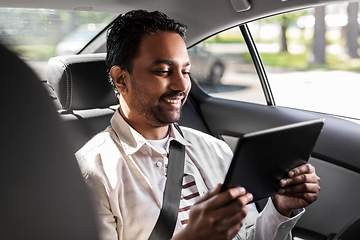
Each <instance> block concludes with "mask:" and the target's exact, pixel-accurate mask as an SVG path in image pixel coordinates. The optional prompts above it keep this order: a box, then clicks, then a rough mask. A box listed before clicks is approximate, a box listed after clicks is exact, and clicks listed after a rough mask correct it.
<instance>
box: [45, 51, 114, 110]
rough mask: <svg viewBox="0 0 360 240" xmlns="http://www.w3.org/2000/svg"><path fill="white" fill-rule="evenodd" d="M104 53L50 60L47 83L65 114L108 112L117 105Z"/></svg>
mask: <svg viewBox="0 0 360 240" xmlns="http://www.w3.org/2000/svg"><path fill="white" fill-rule="evenodd" d="M105 56H106V54H105V53H97V54H80V55H71V56H61V57H54V58H51V59H50V60H49V62H48V66H47V73H46V74H47V79H48V81H49V84H50V85H51V86H52V87H53V88H54V90H55V93H56V95H57V97H58V99H59V101H60V104H61V105H62V107H63V108H64V109H66V110H83V109H93V108H106V107H109V106H111V105H116V104H118V100H117V98H116V96H115V93H114V90H113V88H112V86H111V85H110V83H109V81H108V77H107V73H106V64H105Z"/></svg>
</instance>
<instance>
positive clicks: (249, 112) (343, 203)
mask: <svg viewBox="0 0 360 240" xmlns="http://www.w3.org/2000/svg"><path fill="white" fill-rule="evenodd" d="M50 2H51V4H50V3H48V2H47V1H40V0H39V1H38V3H39V6H42V7H45V8H46V7H47V8H50V7H51V8H61V7H62V6H61V4H60V2H58V3H55V1H50ZM69 2H70V1H69ZM71 2H73V3H72V4H70V5H71V6H72V7H73V8H75V7H76V6H82V3H80V1H71ZM122 2H123V3H117V4H118V5H116V7H117V8H121V9H122V11H127V10H130V9H136V8H139V6H141V7H148V8H149V10H152V8H153V7H152V6H150V5H151V4H150V5H149V6H148V5H147V4H145V5H141V4H139V3H138V1H134V2H131V3H130V2H127V1H122ZM155 2H156V3H157V4H155V5H154V6H162V5H161V4H160V3H161V1H155ZM231 2H232V3H233V2H234V3H233V4H232V5H231V4H229V5H226V7H224V6H223V5H222V3H221V1H212V3H213V4H207V5H206V6H203V5H201V7H204V9H203V10H202V11H204V12H202V14H205V13H207V12H211V13H212V14H213V16H212V17H213V18H217V19H219V21H217V22H216V25H214V23H213V22H211V23H207V22H206V21H203V22H198V23H197V24H198V26H195V27H193V28H189V31H188V38H187V40H186V44H187V46H188V47H191V46H193V45H195V44H196V43H197V42H199V41H201V40H202V39H204V38H206V37H208V36H210V35H212V34H214V33H215V32H218V31H221V30H223V29H225V28H229V27H232V26H235V25H239V24H241V25H243V24H245V23H246V22H248V21H250V20H253V19H257V18H259V17H262V16H268V15H272V14H273V13H274V11H275V10H276V12H285V11H289V10H292V9H295V8H296V9H299V8H303V7H306V6H308V5H317V4H319V3H320V2H321V3H329V2H333V1H313V0H306V1H275V0H271V1H269V6H271V7H268V6H266V7H263V6H261V4H263V3H262V2H261V1H255V0H254V1H249V2H248V1H246V0H239V1H231ZM270 2H271V3H270ZM200 3H201V1H183V2H180V1H179V2H177V3H176V4H177V5H181V6H182V5H186V4H188V5H191V6H193V8H189V9H187V8H185V10H186V11H189V14H187V15H186V16H180V15H179V13H178V12H177V11H174V10H173V9H176V6H172V7H171V8H170V9H167V8H165V9H162V8H164V7H159V10H163V11H165V12H167V13H169V15H171V16H172V17H175V18H176V17H178V18H180V19H183V21H184V22H185V23H186V22H187V21H188V22H192V21H193V18H194V17H193V16H194V14H195V13H194V11H195V10H196V9H199V6H196V4H200ZM68 4H69V3H68ZM93 4H94V6H93V7H94V8H96V9H98V10H104V11H105V10H107V11H108V10H109V9H104V7H103V6H101V5H102V3H101V2H97V3H93ZM113 4H115V3H113ZM249 4H250V6H251V7H250V10H247V9H248V8H249ZM2 5H4V6H14V5H16V6H18V7H24V6H26V3H20V2H19V3H17V4H14V3H13V2H12V1H8V0H6V1H4V3H2ZM181 9H183V7H181ZM217 9H221V10H219V11H218V10H217ZM234 9H235V10H234ZM240 12H241V17H239V15H238V14H239V13H240ZM205 15H206V14H205ZM224 16H225V17H224ZM195 22H196V21H195ZM195 25H196V24H195ZM244 26H246V25H243V27H242V28H243V34H244V35H246V33H245V31H246V28H245V27H244ZM199 29H202V31H201V32H200V34H199V33H198V32H197V31H198V30H199ZM105 32H106V31H105V30H104V31H103V32H102V33H100V34H99V35H98V38H104V37H105ZM195 33H196V34H195ZM100 42H101V41H100ZM103 47H104V46H103V44H102V43H101V44H99V41H96V40H94V41H92V42H91V43H90V44H89V45H88V46H87V47H85V48H84V49H83V50H82V52H80V53H81V54H78V55H72V56H59V57H54V58H51V59H50V60H49V61H48V65H47V84H48V85H49V86H50V88H51V89H53V91H54V95H55V96H56V99H55V100H53V101H51V98H50V97H49V96H48V93H47V91H46V90H45V88H43V87H42V86H41V83H40V81H39V80H38V79H37V77H36V76H35V74H34V73H33V72H32V71H31V70H30V69H29V67H27V66H26V65H25V64H24V63H23V61H22V60H21V59H19V58H18V57H17V56H15V55H14V54H13V53H11V52H10V51H9V50H7V49H6V48H4V47H1V48H0V55H1V56H2V58H3V59H7V61H2V62H1V64H0V69H1V78H2V80H3V81H2V83H3V86H2V87H1V105H2V106H3V109H4V111H3V113H5V114H3V119H2V123H3V124H4V125H3V127H2V128H3V130H2V134H1V135H2V148H1V155H0V158H1V159H2V161H1V167H0V171H1V174H0V176H1V183H2V184H3V186H2V189H1V196H2V197H1V201H0V202H1V203H2V206H3V207H2V212H1V213H2V214H0V215H1V217H0V218H1V220H0V223H1V228H0V229H1V230H0V236H2V237H1V238H3V237H4V238H3V239H25V238H28V239H98V236H97V230H96V223H95V215H94V210H93V209H92V207H91V198H90V196H89V193H88V192H87V188H86V186H85V183H84V181H83V179H82V176H81V173H80V170H79V168H78V166H77V164H76V160H75V157H74V155H73V154H74V153H75V152H76V150H77V149H79V148H80V147H81V146H82V145H84V144H85V143H86V142H87V141H88V140H90V139H91V137H92V136H94V135H95V134H97V133H99V132H100V131H102V130H104V129H105V128H106V127H107V126H108V125H109V121H110V118H111V117H112V115H113V113H114V111H116V109H117V104H118V102H117V99H116V97H115V94H114V91H113V89H112V86H111V85H110V84H109V82H108V76H107V73H106V66H105V54H104V53H97V52H98V51H97V50H98V49H101V48H103ZM247 47H248V48H249V52H250V53H251V56H252V59H253V60H254V64H255V65H256V67H257V72H258V74H259V79H260V80H261V81H262V86H263V89H264V94H265V96H266V98H267V105H261V104H256V103H249V102H241V101H235V100H226V99H221V98H216V97H212V96H210V95H208V94H207V93H205V92H204V91H203V90H202V89H201V88H200V87H199V86H198V84H197V83H196V82H195V81H194V80H192V89H191V92H190V94H189V97H188V100H187V102H186V104H185V105H184V107H183V114H182V117H181V119H180V121H179V124H180V126H188V127H191V128H195V129H198V130H200V131H203V132H206V133H208V134H211V135H213V136H215V137H217V138H220V139H223V140H224V141H226V142H227V143H228V144H229V145H230V146H231V147H234V146H235V145H236V143H237V141H238V139H239V138H240V137H241V135H243V134H245V133H249V132H254V131H258V130H263V129H268V128H272V127H277V126H281V125H286V124H291V123H296V122H301V121H307V120H313V119H317V118H324V119H325V125H324V128H323V130H322V133H321V134H320V137H319V139H318V142H317V144H316V146H315V148H314V151H313V154H312V156H311V158H310V160H309V162H310V163H311V164H312V165H314V166H315V167H316V171H317V174H318V175H319V176H320V177H321V193H320V196H319V198H318V200H317V201H316V202H315V203H314V204H312V205H311V206H309V207H308V208H307V210H306V213H305V214H304V215H303V216H302V217H301V219H300V220H299V222H298V223H297V225H296V226H295V228H294V230H293V236H294V237H295V238H294V239H324V240H325V239H328V240H330V239H343V240H345V239H359V237H360V230H359V229H360V204H358V202H359V201H358V200H359V199H360V185H359V184H356V183H358V182H360V161H358V159H359V158H360V150H359V147H358V146H359V144H360V126H359V124H358V123H356V122H353V121H350V120H349V119H344V118H341V117H337V116H331V115H327V114H323V113H317V112H310V111H305V110H298V109H292V108H286V107H278V106H276V105H275V104H274V101H273V100H272V99H271V90H270V89H269V88H268V87H267V85H268V83H267V81H266V79H267V78H266V73H265V71H264V69H263V66H262V62H261V59H260V57H259V54H258V52H257V49H256V46H255V45H254V44H253V42H252V40H251V36H248V39H247ZM99 51H100V50H99ZM14 72H16V74H18V75H17V76H16V78H15V76H14ZM55 102H56V104H60V105H61V110H57V109H56V108H55V106H54V105H55V104H54V103H55ZM14 106H15V107H14ZM40 146H41V147H40ZM19 149H20V150H21V151H19ZM350 196H351V197H350ZM263 206H264V201H259V202H258V203H257V207H258V209H259V210H261V209H262V207H263ZM19 228H20V229H19Z"/></svg>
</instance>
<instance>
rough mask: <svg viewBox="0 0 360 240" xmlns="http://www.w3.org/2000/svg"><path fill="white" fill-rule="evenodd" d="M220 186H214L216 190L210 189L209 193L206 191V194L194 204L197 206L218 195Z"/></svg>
mask: <svg viewBox="0 0 360 240" xmlns="http://www.w3.org/2000/svg"><path fill="white" fill-rule="evenodd" d="M221 187H222V184H218V185H217V186H216V188H213V189H211V190H210V191H208V192H207V193H205V194H204V196H202V197H201V198H199V199H198V200H197V201H196V203H195V204H199V203H202V202H205V201H206V200H208V199H210V198H212V197H214V196H215V195H216V194H218V193H219V192H220V190H221Z"/></svg>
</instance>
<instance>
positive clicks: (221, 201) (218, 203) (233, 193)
mask: <svg viewBox="0 0 360 240" xmlns="http://www.w3.org/2000/svg"><path fill="white" fill-rule="evenodd" d="M245 194H246V190H245V188H243V187H235V188H229V189H227V190H226V191H224V192H221V193H218V194H217V195H216V196H214V197H213V198H212V199H210V200H209V201H207V203H206V204H207V208H209V209H212V210H215V209H219V208H223V207H224V206H226V205H227V204H229V203H230V202H232V201H233V200H235V199H237V198H239V197H241V196H244V195H245ZM242 199H243V198H242Z"/></svg>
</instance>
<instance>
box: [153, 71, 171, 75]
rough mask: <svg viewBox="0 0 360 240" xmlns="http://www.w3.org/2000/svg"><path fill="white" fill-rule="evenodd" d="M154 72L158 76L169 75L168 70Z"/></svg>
mask: <svg viewBox="0 0 360 240" xmlns="http://www.w3.org/2000/svg"><path fill="white" fill-rule="evenodd" d="M154 73H155V74H156V75H159V76H165V75H169V73H170V71H154Z"/></svg>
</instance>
